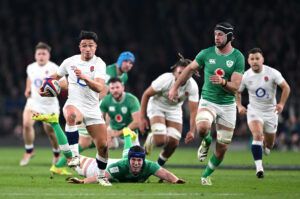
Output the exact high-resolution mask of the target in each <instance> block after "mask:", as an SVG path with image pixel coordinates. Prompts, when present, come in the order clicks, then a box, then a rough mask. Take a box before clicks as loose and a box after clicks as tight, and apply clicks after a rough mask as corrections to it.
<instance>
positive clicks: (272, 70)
mask: <svg viewBox="0 0 300 199" xmlns="http://www.w3.org/2000/svg"><path fill="white" fill-rule="evenodd" d="M263 67H264V70H265V73H267V74H270V73H280V71H279V70H277V69H275V68H272V67H271V66H268V65H265V64H264V65H263Z"/></svg>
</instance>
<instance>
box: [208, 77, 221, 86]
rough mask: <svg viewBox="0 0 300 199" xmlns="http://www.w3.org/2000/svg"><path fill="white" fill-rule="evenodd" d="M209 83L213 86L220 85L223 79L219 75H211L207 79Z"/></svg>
mask: <svg viewBox="0 0 300 199" xmlns="http://www.w3.org/2000/svg"><path fill="white" fill-rule="evenodd" d="M209 81H210V82H211V83H213V84H219V85H222V84H223V81H224V79H223V78H222V77H221V76H220V75H212V76H210V77H209Z"/></svg>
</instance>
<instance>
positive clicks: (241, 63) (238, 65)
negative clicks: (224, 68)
mask: <svg viewBox="0 0 300 199" xmlns="http://www.w3.org/2000/svg"><path fill="white" fill-rule="evenodd" d="M244 71H245V57H244V55H243V54H242V53H240V52H239V53H238V56H237V59H236V62H235V70H234V72H237V73H240V74H244Z"/></svg>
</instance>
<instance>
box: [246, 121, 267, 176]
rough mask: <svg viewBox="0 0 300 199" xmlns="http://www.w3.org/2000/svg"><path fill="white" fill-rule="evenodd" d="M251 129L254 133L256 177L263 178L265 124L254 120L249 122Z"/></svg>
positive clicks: (252, 146)
mask: <svg viewBox="0 0 300 199" xmlns="http://www.w3.org/2000/svg"><path fill="white" fill-rule="evenodd" d="M248 126H249V129H250V131H251V133H252V136H253V140H252V145H251V152H252V156H253V159H254V163H255V166H256V176H257V177H258V178H263V172H264V169H263V165H262V152H263V151H262V149H263V139H264V138H263V133H262V132H263V123H262V121H260V120H252V121H249V122H248Z"/></svg>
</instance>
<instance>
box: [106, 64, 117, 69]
mask: <svg viewBox="0 0 300 199" xmlns="http://www.w3.org/2000/svg"><path fill="white" fill-rule="evenodd" d="M115 67H116V64H115V63H114V64H109V65H107V66H106V68H107V69H112V68H115Z"/></svg>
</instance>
